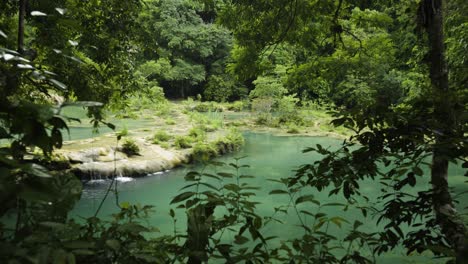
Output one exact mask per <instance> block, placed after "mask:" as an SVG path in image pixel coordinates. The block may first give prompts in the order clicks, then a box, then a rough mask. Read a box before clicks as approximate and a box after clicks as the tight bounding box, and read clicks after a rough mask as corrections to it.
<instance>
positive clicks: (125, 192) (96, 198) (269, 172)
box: [73, 133, 468, 263]
mask: <svg viewBox="0 0 468 264" xmlns="http://www.w3.org/2000/svg"><path fill="white" fill-rule="evenodd" d="M245 139H246V144H245V147H244V148H243V149H242V150H241V151H239V152H238V153H235V154H231V155H227V156H224V157H221V158H219V160H220V161H223V162H232V161H233V158H234V157H241V156H247V157H246V158H244V159H242V160H241V161H240V163H241V164H248V165H250V168H245V169H243V171H242V173H244V174H250V175H255V176H256V178H254V179H252V180H250V181H249V183H250V184H251V185H254V186H258V187H261V190H260V191H259V192H258V194H257V196H256V197H255V198H253V199H254V200H256V201H259V202H261V205H259V206H258V209H259V210H258V213H259V214H261V215H263V216H271V215H272V214H273V211H274V207H278V206H280V205H285V204H287V203H288V199H286V197H284V196H281V195H268V192H269V191H270V190H272V189H277V188H280V187H281V186H280V185H279V184H277V183H274V182H271V181H268V180H267V179H270V178H272V179H279V178H282V177H288V176H291V175H293V170H294V169H295V168H297V167H298V166H299V165H301V164H305V163H308V162H309V163H310V162H313V161H315V160H317V159H318V158H319V156H318V155H317V154H312V153H308V154H303V153H302V152H301V151H302V149H304V148H305V147H307V146H313V145H315V144H321V145H322V146H328V147H331V148H336V147H337V146H338V145H339V144H340V143H341V141H340V140H336V139H331V138H326V137H297V136H291V137H289V136H288V137H279V136H273V135H270V134H263V133H262V134H260V133H246V134H245ZM202 169H204V168H203V166H201V165H197V166H190V167H184V168H177V169H174V170H171V171H167V172H164V173H161V174H154V175H151V176H148V177H144V178H140V179H135V180H132V181H127V182H122V181H125V180H129V179H126V178H121V182H119V198H120V202H124V201H125V202H130V203H132V204H141V205H154V206H155V209H156V212H155V213H154V214H153V215H152V216H151V217H150V219H149V223H151V224H152V225H153V226H156V227H158V228H159V229H160V230H161V233H171V232H172V230H173V224H172V222H171V218H170V217H169V214H168V212H169V209H170V208H171V206H170V205H169V202H170V200H171V199H172V198H173V197H174V196H175V195H176V194H177V193H178V191H179V190H180V188H182V187H183V186H184V185H185V182H184V175H185V174H186V173H187V172H188V171H190V170H202ZM205 170H208V171H209V170H211V171H213V170H214V171H230V169H228V168H224V169H222V168H221V169H220V168H217V169H215V168H205ZM462 174H463V173H462V169H461V168H460V169H457V168H453V166H452V168H451V170H450V175H451V182H452V184H453V183H454V185H453V186H462V185H463V186H465V189H468V188H467V185H466V184H463V182H464V178H463V177H462ZM108 184H109V182H92V183H89V184H86V185H85V189H84V192H83V195H82V199H81V201H80V202H79V203H78V204H77V205H76V208H75V209H74V211H73V215H74V216H81V217H89V216H92V215H93V214H94V212H95V210H96V209H97V207H98V205H99V203H100V201H101V199H102V197H103V196H104V193H105V190H106V188H107V186H108ZM425 186H427V181H424V180H419V181H418V186H417V187H418V188H417V189H421V190H422V189H424V188H425ZM457 189H458V191H459V190H461V188H460V187H459V188H457ZM361 191H362V192H363V193H365V194H366V195H368V196H369V197H371V198H373V197H377V196H378V195H379V194H380V188H379V186H378V185H376V184H375V183H373V182H365V183H362V184H361ZM311 192H312V191H311ZM327 193H328V192H323V193H317V192H314V193H313V194H314V195H315V197H316V199H318V200H319V201H320V202H321V203H322V204H324V203H327V202H344V199H342V198H341V196H337V197H331V198H330V197H328V194H327ZM465 198H466V197H465ZM466 205H467V204H466V202H465V203H464V204H463V206H466ZM304 206H308V207H309V209H311V210H312V211H313V210H314V208H316V207H314V206H312V205H311V204H310V203H308V204H306V205H304ZM172 208H175V206H172ZM460 208H462V207H461V206H460ZM304 209H305V208H304ZM114 212H117V208H116V206H115V197H114V196H113V195H112V194H111V195H109V197H108V199H107V200H106V201H105V204H104V207H103V209H102V210H101V212H100V216H109V215H110V214H112V213H114ZM322 212H325V213H328V214H330V215H331V216H342V217H344V218H346V219H347V220H348V221H350V222H351V223H352V222H354V220H356V219H358V220H360V221H362V222H364V223H366V225H365V226H364V229H363V230H364V231H367V232H372V231H377V229H376V227H375V225H374V220H373V219H371V218H368V219H364V218H363V217H362V214H361V213H360V212H358V211H356V210H349V211H347V212H343V211H342V210H341V209H338V208H335V207H328V208H326V209H325V210H322ZM176 213H177V218H178V219H179V221H178V225H177V228H178V229H179V230H181V231H183V229H184V223H185V217H184V213H183V211H181V210H176ZM279 218H281V219H282V220H283V221H284V224H272V225H269V226H267V228H265V229H264V230H263V232H264V234H267V235H266V236H270V235H276V236H278V237H280V238H282V239H285V240H286V239H288V238H293V237H300V236H301V229H299V228H297V227H295V225H297V224H298V219H297V216H296V215H295V214H294V212H293V210H289V214H288V215H279ZM311 221H312V220H311V219H309V220H308V222H307V223H308V224H312V222H311ZM346 230H347V228H344V230H340V229H338V228H337V227H334V226H332V227H331V228H330V230H329V232H332V233H333V234H334V235H337V236H342V235H343V234H344V233H345V231H346ZM229 235H232V234H228V236H229ZM428 262H430V263H437V262H435V261H434V260H431V259H430V258H429V257H427V256H423V257H419V256H414V257H408V256H405V255H404V253H402V252H401V251H395V252H392V253H389V254H386V255H385V256H383V257H380V258H379V259H378V263H428Z"/></svg>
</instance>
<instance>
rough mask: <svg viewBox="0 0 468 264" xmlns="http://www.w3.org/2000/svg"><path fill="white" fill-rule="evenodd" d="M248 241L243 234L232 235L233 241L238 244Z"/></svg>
mask: <svg viewBox="0 0 468 264" xmlns="http://www.w3.org/2000/svg"><path fill="white" fill-rule="evenodd" d="M248 241H249V239H248V238H246V237H245V236H239V235H236V236H235V237H234V243H236V244H238V245H242V244H245V243H247V242H248Z"/></svg>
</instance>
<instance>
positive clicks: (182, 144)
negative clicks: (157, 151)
mask: <svg viewBox="0 0 468 264" xmlns="http://www.w3.org/2000/svg"><path fill="white" fill-rule="evenodd" d="M192 142H193V140H192V138H191V137H188V136H176V137H175V140H174V146H175V147H176V148H178V149H186V148H191V147H192Z"/></svg>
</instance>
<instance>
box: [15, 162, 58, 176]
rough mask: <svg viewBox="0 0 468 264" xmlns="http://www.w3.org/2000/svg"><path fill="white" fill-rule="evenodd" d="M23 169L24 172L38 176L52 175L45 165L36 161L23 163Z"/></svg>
mask: <svg viewBox="0 0 468 264" xmlns="http://www.w3.org/2000/svg"><path fill="white" fill-rule="evenodd" d="M22 169H23V171H24V172H26V173H28V174H31V175H34V176H37V177H41V178H51V177H52V176H51V175H50V173H49V171H48V170H47V169H46V168H45V167H42V166H41V165H38V164H35V163H29V164H26V165H23V166H22Z"/></svg>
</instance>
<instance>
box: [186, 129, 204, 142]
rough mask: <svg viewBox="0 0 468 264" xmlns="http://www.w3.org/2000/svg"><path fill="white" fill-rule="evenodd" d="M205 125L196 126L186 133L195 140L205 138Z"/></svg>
mask: <svg viewBox="0 0 468 264" xmlns="http://www.w3.org/2000/svg"><path fill="white" fill-rule="evenodd" d="M205 127H206V126H198V127H193V128H191V129H190V131H189V133H188V135H189V136H190V137H192V138H194V139H195V140H205V139H206V132H205V131H206V130H205Z"/></svg>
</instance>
